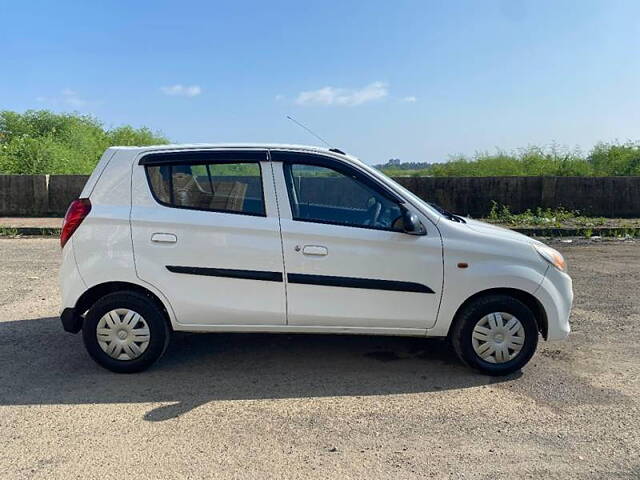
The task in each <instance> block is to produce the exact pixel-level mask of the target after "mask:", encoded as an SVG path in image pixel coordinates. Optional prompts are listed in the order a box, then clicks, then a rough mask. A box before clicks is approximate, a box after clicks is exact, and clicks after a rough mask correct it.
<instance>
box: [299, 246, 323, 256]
mask: <svg viewBox="0 0 640 480" xmlns="http://www.w3.org/2000/svg"><path fill="white" fill-rule="evenodd" d="M302 253H304V254H305V255H316V256H319V257H324V256H325V255H327V254H328V253H329V250H328V249H327V247H323V246H322V245H305V246H304V247H302Z"/></svg>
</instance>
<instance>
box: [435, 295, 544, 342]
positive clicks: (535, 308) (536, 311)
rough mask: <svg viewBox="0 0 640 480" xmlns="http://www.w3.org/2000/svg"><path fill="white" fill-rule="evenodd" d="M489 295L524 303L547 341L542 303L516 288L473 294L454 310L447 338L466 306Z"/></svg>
mask: <svg viewBox="0 0 640 480" xmlns="http://www.w3.org/2000/svg"><path fill="white" fill-rule="evenodd" d="M490 295H506V296H509V297H512V298H515V299H516V300H519V301H521V302H522V303H524V304H525V305H526V306H527V307H528V308H529V309H530V310H531V311H532V312H533V315H534V317H535V319H536V323H537V324H538V331H539V332H540V333H541V334H542V338H544V339H545V340H546V339H547V333H548V331H549V323H548V320H547V313H546V311H545V309H544V307H543V306H542V303H540V301H539V300H538V299H537V298H536V297H534V296H533V295H532V294H530V293H529V292H525V291H524V290H519V289H517V288H507V287H504V288H489V289H487V290H482V291H480V292H477V293H474V294H473V295H471V296H470V297H469V298H467V299H466V300H465V301H464V302H462V304H461V305H460V306H459V307H458V309H457V310H456V313H455V315H454V316H453V319H454V320H453V322H451V325H450V326H449V331H448V333H447V336H449V335H450V334H451V332H452V330H453V326H454V325H455V323H456V321H457V319H458V316H459V314H460V312H461V311H462V310H463V309H464V308H466V307H467V305H469V304H471V303H472V302H475V301H476V300H477V299H479V298H482V297H487V296H490Z"/></svg>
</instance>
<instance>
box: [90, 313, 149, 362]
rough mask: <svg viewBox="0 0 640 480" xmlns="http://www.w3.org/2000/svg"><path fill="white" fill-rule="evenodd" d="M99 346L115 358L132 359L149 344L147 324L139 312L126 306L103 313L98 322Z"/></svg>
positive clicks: (140, 353)
mask: <svg viewBox="0 0 640 480" xmlns="http://www.w3.org/2000/svg"><path fill="white" fill-rule="evenodd" d="M96 337H98V344H99V345H100V348H102V350H103V351H104V352H105V353H106V354H107V355H109V356H110V357H111V358H115V359H116V360H134V359H136V358H138V357H139V356H140V355H142V354H143V353H144V351H145V350H146V349H147V347H148V346H149V339H150V338H151V333H150V332H149V325H147V322H146V321H145V319H144V318H142V316H140V314H138V313H136V312H134V311H133V310H129V309H127V308H118V309H116V310H111V311H110V312H108V313H105V314H104V315H103V316H102V318H101V319H100V321H99V322H98V328H97V329H96Z"/></svg>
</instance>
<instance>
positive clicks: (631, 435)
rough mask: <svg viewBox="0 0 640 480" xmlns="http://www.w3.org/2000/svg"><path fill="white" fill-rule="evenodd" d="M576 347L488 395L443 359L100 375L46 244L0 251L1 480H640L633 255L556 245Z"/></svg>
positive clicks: (242, 353)
mask: <svg viewBox="0 0 640 480" xmlns="http://www.w3.org/2000/svg"><path fill="white" fill-rule="evenodd" d="M559 248H560V249H561V250H563V252H564V253H565V254H566V256H567V259H568V262H569V266H570V271H571V274H572V276H573V277H574V286H575V290H576V302H575V309H574V313H573V317H572V322H573V329H574V333H573V334H572V335H571V337H570V340H569V341H567V342H564V343H557V344H545V343H541V348H540V349H539V351H538V353H537V355H536V356H535V357H534V359H533V360H532V362H531V363H530V364H529V366H528V367H527V368H526V369H525V370H524V371H523V373H522V374H521V375H520V374H518V375H514V376H512V377H509V378H504V379H490V378H488V377H484V376H481V375H478V374H475V373H472V372H470V371H469V370H467V369H466V368H465V367H463V366H462V365H460V364H459V363H458V361H457V360H456V358H455V356H454V355H453V353H452V352H451V351H450V350H449V349H448V347H447V346H446V345H444V344H443V343H442V342H439V341H434V340H422V339H407V338H375V337H340V336H335V337H331V336H294V335H291V336H289V335H271V336H270V335H230V334H214V335H186V334H183V335H179V336H178V335H176V336H175V338H174V341H173V342H172V344H171V346H170V347H169V350H168V352H167V354H166V355H165V356H164V357H163V359H162V360H161V361H160V362H159V363H158V364H157V365H156V366H155V367H154V368H152V369H151V370H149V371H148V372H145V373H143V374H138V375H129V376H127V375H117V374H113V373H110V372H108V371H105V370H103V369H101V368H100V367H98V366H97V365H96V364H94V363H93V362H92V361H91V360H90V358H89V357H88V355H87V354H86V353H85V351H84V348H83V346H82V341H81V337H80V336H79V335H75V336H74V335H70V334H67V333H65V332H63V331H62V328H61V325H60V323H59V320H58V318H57V317H56V315H57V313H58V301H59V299H58V288H57V279H56V276H57V272H58V264H59V250H58V243H57V240H52V239H18V240H7V239H0V439H2V442H1V444H0V478H2V479H21V478H48V479H49V478H60V479H72V478H82V479H89V478H96V479H97V478H100V479H110V478H114V479H115V478H117V479H123V478H126V479H134V478H148V479H159V478H179V479H182V478H185V479H186V478H193V479H200V478H301V479H302V478H304V479H306V478H331V479H337V478H357V479H363V478H367V479H371V478H394V479H396V478H467V479H468V478H477V479H494V478H509V479H513V478H536V479H538V478H603V477H606V478H640V400H639V393H640V295H639V293H638V292H639V286H640V243H637V242H636V243H632V242H628V243H623V242H616V243H596V244H594V243H590V244H585V245H577V244H572V245H566V244H560V246H559Z"/></svg>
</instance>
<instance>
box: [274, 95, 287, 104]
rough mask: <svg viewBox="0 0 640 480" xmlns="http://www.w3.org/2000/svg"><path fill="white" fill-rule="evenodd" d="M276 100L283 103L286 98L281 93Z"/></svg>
mask: <svg viewBox="0 0 640 480" xmlns="http://www.w3.org/2000/svg"><path fill="white" fill-rule="evenodd" d="M275 99H276V102H281V101H282V100H284V99H285V96H284V95H283V94H281V93H279V94H277V95H276V96H275Z"/></svg>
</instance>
